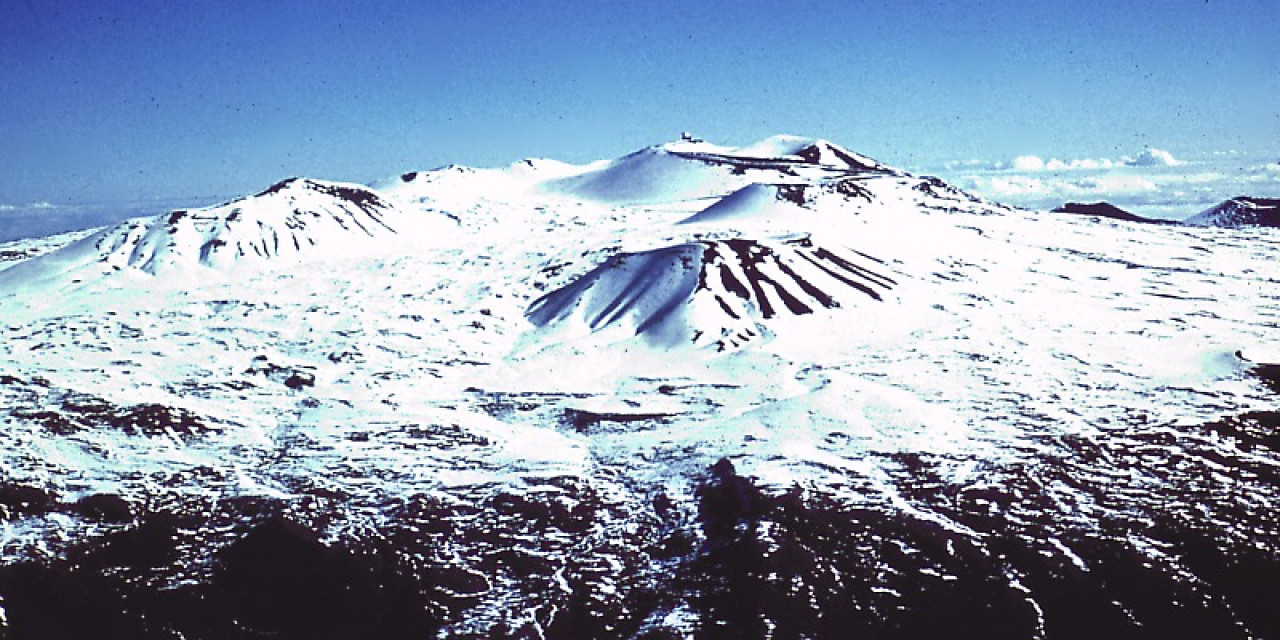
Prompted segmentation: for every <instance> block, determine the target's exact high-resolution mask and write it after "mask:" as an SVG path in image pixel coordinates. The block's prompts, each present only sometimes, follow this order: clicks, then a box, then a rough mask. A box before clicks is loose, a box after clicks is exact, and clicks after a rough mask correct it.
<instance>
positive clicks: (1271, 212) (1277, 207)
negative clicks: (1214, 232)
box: [1182, 196, 1280, 229]
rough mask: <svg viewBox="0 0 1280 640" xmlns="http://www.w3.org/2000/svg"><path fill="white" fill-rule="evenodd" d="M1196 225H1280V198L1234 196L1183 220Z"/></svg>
mask: <svg viewBox="0 0 1280 640" xmlns="http://www.w3.org/2000/svg"><path fill="white" fill-rule="evenodd" d="M1182 224H1186V225H1191V226H1195V227H1225V228H1228V229H1239V228H1241V227H1280V200H1276V199H1268V198H1250V197H1246V196H1240V197H1238V198H1232V199H1230V200H1227V201H1226V202H1223V203H1222V204H1219V205H1217V206H1214V207H1210V208H1209V209H1205V210H1204V211H1201V212H1200V213H1198V214H1196V215H1194V216H1191V217H1190V218H1187V219H1186V220H1183V221H1182Z"/></svg>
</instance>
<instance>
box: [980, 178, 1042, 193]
mask: <svg viewBox="0 0 1280 640" xmlns="http://www.w3.org/2000/svg"><path fill="white" fill-rule="evenodd" d="M975 187H977V188H978V189H980V190H984V191H989V192H990V193H992V194H997V195H1002V196H1010V195H1017V196H1021V195H1031V194H1040V193H1045V192H1046V191H1047V189H1046V188H1045V185H1044V182H1042V181H1040V180H1039V179H1038V178H1031V177H1028V176H1009V177H1007V178H994V177H993V178H991V179H990V180H989V181H986V184H985V185H984V184H982V183H981V182H977V183H976V184H975Z"/></svg>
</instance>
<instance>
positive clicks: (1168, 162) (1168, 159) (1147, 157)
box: [1125, 148, 1182, 167]
mask: <svg viewBox="0 0 1280 640" xmlns="http://www.w3.org/2000/svg"><path fill="white" fill-rule="evenodd" d="M1125 164H1127V165H1129V166H1131V167H1176V166H1178V165H1180V164H1182V161H1181V160H1178V159H1177V158H1175V157H1173V154H1172V153H1169V152H1168V151H1165V150H1164V149H1154V148H1151V149H1143V150H1142V153H1140V154H1138V157H1136V158H1133V159H1130V160H1127V161H1125Z"/></svg>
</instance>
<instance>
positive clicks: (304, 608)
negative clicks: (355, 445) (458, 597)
mask: <svg viewBox="0 0 1280 640" xmlns="http://www.w3.org/2000/svg"><path fill="white" fill-rule="evenodd" d="M221 557H222V566H223V568H222V571H221V572H220V573H219V574H217V576H216V577H215V579H214V581H213V589H214V591H215V592H217V593H218V594H220V595H221V596H222V597H223V598H224V600H225V602H226V605H227V607H228V609H229V610H230V613H232V615H233V616H234V617H235V619H237V620H240V621H241V624H242V625H243V627H244V628H245V629H246V631H250V632H251V633H253V634H257V635H267V636H274V637H287V638H299V639H302V638H356V637H366V638H412V637H424V636H426V635H428V634H430V633H431V631H432V629H433V627H434V621H433V620H431V619H430V617H429V616H428V614H427V612H426V611H425V609H424V608H423V607H422V606H421V605H420V603H419V602H418V601H419V600H420V595H419V590H418V585H417V584H416V582H415V581H414V580H413V579H411V578H408V577H404V576H401V575H400V574H398V573H397V572H396V571H395V569H394V567H391V566H388V565H385V564H383V559H382V558H379V557H359V556H356V555H354V554H351V553H348V552H345V551H343V550H341V549H335V548H330V547H327V546H325V545H324V544H321V542H320V541H319V539H318V536H317V535H316V534H315V532H313V531H311V530H309V529H307V528H305V527H303V526H301V525H298V524H296V523H293V522H290V521H288V520H285V519H281V518H273V519H271V520H268V521H266V522H264V523H262V524H260V525H258V526H257V527H255V528H254V529H253V530H252V531H250V532H249V533H248V535H246V536H245V537H244V538H242V539H241V540H240V541H238V542H236V543H235V544H233V545H231V546H230V547H229V548H227V549H226V551H224V552H223V553H222V556H221Z"/></svg>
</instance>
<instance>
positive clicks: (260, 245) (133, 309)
mask: <svg viewBox="0 0 1280 640" xmlns="http://www.w3.org/2000/svg"><path fill="white" fill-rule="evenodd" d="M1250 202H1251V203H1253V204H1258V201H1250ZM1278 250H1280V236H1278V235H1276V232H1275V231H1274V230H1272V229H1265V228H1263V229H1249V230H1245V231H1236V230H1231V229H1203V228H1198V227H1191V226H1182V225H1129V224H1117V225H1099V224H1097V223H1096V222H1094V221H1092V220H1090V219H1088V218H1087V217H1084V216H1064V215H1060V214H1052V213H1048V212H1034V211H1024V210H1020V209H1014V208H1009V207H1004V206H1001V205H999V204H996V203H991V202H986V201H983V200H981V199H979V198H976V197H973V196H972V195H970V194H968V193H966V192H964V191H962V190H960V189H957V188H955V187H953V186H951V185H949V184H947V183H946V182H944V181H942V180H939V179H937V178H929V177H925V176H916V175H913V174H911V173H909V172H907V171H902V170H898V169H894V168H892V167H890V166H887V165H885V164H883V163H881V162H878V161H875V160H872V159H870V158H866V157H864V156H861V155H859V154H857V153H854V152H852V151H849V150H847V149H845V148H843V147H840V146H837V145H835V144H832V143H829V142H823V141H819V140H813V139H805V138H799V137H795V136H775V137H773V138H769V139H766V140H763V141H760V142H758V143H755V144H750V145H746V146H741V147H727V146H718V145H714V144H710V143H707V142H701V141H696V140H693V139H689V138H688V137H687V138H686V139H683V140H680V141H678V142H672V143H667V144H662V145H656V146H653V147H649V148H646V149H642V150H639V151H636V152H634V153H632V154H629V155H626V156H623V157H621V158H618V159H614V160H603V161H600V162H596V163H591V164H587V165H571V164H566V163H561V162H557V161H554V160H529V161H523V162H519V163H516V164H514V165H511V166H509V167H502V168H489V169H477V168H469V167H458V166H450V167H444V168H440V169H434V170H427V171H410V172H407V173H404V174H402V175H398V176H392V177H389V178H388V179H387V180H385V181H382V182H378V183H376V184H374V185H372V186H369V187H366V186H360V185H353V184H343V183H332V182H323V181H319V180H309V179H294V180H288V181H285V182H282V183H279V184H277V185H275V186H273V187H271V188H270V189H267V190H266V191H264V192H262V193H260V194H257V195H253V196H249V197H246V198H243V199H240V200H236V201H233V202H228V203H225V204H221V205H216V206H211V207H208V208H204V209H190V210H184V211H175V212H171V213H166V214H164V215H161V216H156V217H154V218H148V219H139V220H133V221H130V222H127V223H124V224H121V225H117V226H113V227H109V228H106V229H103V230H100V231H96V232H93V233H89V234H71V235H68V236H61V237H56V238H44V239H36V240H30V241H20V242H16V243H8V244H4V245H0V257H3V261H0V333H2V334H3V339H0V638H9V637H12V638H25V637H88V636H92V637H105V638H126V637H127V638H143V639H146V638H172V637H188V638H215V637H216V638H246V639H247V638H261V637H268V636H270V637H298V638H302V637H306V638H347V637H371V638H372V637H377V638H400V637H403V638H410V637H414V638H417V637H461V638H480V637H486V638H501V637H531V638H538V637H542V638H588V637H590V638H612V637H634V638H653V637H705V638H714V637H752V638H757V637H758V638H766V637H810V638H828V637H851V636H857V637H862V636H865V637H896V638H937V637H948V636H952V635H956V634H960V635H965V636H970V637H1018V638H1075V637H1170V638H1175V637H1241V638H1244V637H1272V636H1280V625H1278V624H1277V623H1276V620H1275V616H1274V611H1275V604H1276V603H1275V600H1274V597H1273V596H1272V595H1271V591H1268V590H1266V589H1258V588H1255V586H1254V585H1259V584H1270V583H1271V582H1274V581H1275V579H1276V578H1278V577H1280V526H1278V525H1277V522H1276V519H1275V518H1274V516H1273V512H1274V509H1273V506H1274V505H1275V504H1280V444H1278V443H1277V440H1276V438H1275V433H1276V429H1278V428H1280V425H1278V424H1277V416H1278V415H1280V413H1277V406H1276V405H1277V396H1276V385H1277V384H1280V383H1278V382H1277V380H1276V372H1277V371H1278V369H1277V368H1276V365H1277V363H1280V351H1278V350H1277V349H1276V347H1275V346H1274V342H1275V336H1274V333H1275V325H1276V323H1277V322H1280V287H1278V286H1276V285H1277V284H1280V263H1277V261H1276V260H1275V259H1274V257H1275V255H1276V252H1277V251H1278ZM958 630H959V631H958Z"/></svg>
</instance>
